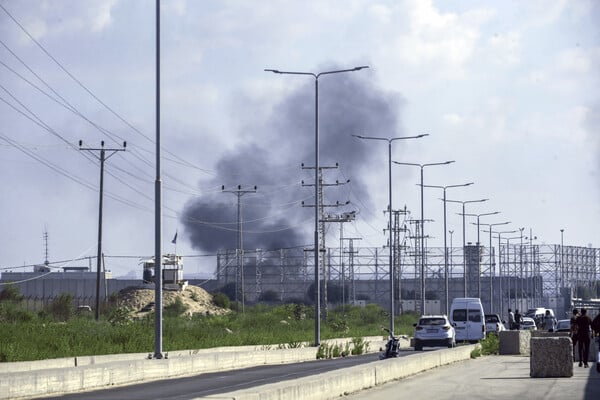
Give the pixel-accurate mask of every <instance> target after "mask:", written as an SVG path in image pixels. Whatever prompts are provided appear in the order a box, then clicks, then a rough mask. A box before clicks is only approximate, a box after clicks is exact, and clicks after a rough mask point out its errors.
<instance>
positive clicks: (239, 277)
mask: <svg viewBox="0 0 600 400" xmlns="http://www.w3.org/2000/svg"><path fill="white" fill-rule="evenodd" d="M256 190H257V187H256V186H254V187H253V188H252V189H242V186H241V185H238V186H237V188H236V189H225V185H222V186H221V191H222V192H223V193H233V194H235V195H236V196H237V252H236V253H237V273H236V280H235V301H236V302H237V301H238V297H237V296H238V291H239V290H238V281H239V282H240V290H241V297H242V314H243V313H244V312H245V310H244V305H245V303H246V302H245V299H244V297H245V290H244V242H243V238H242V201H241V199H242V196H243V195H245V194H248V193H256Z"/></svg>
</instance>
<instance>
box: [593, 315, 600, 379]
mask: <svg viewBox="0 0 600 400" xmlns="http://www.w3.org/2000/svg"><path fill="white" fill-rule="evenodd" d="M598 311H600V310H598ZM592 332H593V337H594V340H595V341H596V351H597V352H598V353H597V354H596V372H599V373H600V312H599V313H598V315H596V317H595V318H594V320H593V321H592Z"/></svg>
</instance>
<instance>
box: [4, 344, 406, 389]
mask: <svg viewBox="0 0 600 400" xmlns="http://www.w3.org/2000/svg"><path fill="white" fill-rule="evenodd" d="M363 340H364V341H365V343H366V345H367V346H366V347H367V349H366V352H378V351H379V349H380V347H381V346H383V345H385V340H384V338H383V337H382V336H369V337H364V338H363ZM351 342H352V338H339V339H329V340H324V341H323V343H324V344H327V345H335V344H338V345H339V346H341V347H345V345H346V343H351ZM407 343H408V339H406V340H405V342H404V344H405V345H406V344H407ZM305 345H308V343H305ZM283 347H287V345H283V344H282V345H263V346H232V347H219V348H213V349H198V350H182V351H174V352H167V353H165V358H164V359H161V360H156V359H151V356H152V355H151V354H150V355H149V354H148V353H134V354H115V355H101V356H86V357H71V358H61V359H55V360H42V361H26V362H17V363H0V366H1V367H2V370H1V371H0V399H17V398H27V397H35V396H41V395H51V394H65V393H71V392H81V391H86V390H87V391H89V390H95V389H103V388H106V387H110V386H119V385H127V384H132V383H139V382H144V381H151V380H158V379H165V378H170V377H180V376H189V375H195V374H201V373H208V372H217V371H224V370H234V369H240V368H248V367H254V366H258V365H274V364H287V363H295V362H302V361H309V360H315V359H316V356H317V348H316V347H298V348H283Z"/></svg>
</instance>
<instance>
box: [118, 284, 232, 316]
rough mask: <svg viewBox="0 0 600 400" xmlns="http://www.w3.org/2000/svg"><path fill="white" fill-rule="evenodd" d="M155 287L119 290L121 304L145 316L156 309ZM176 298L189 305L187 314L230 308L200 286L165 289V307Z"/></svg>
mask: <svg viewBox="0 0 600 400" xmlns="http://www.w3.org/2000/svg"><path fill="white" fill-rule="evenodd" d="M154 297H155V293H154V289H142V288H136V287H129V288H125V289H123V290H121V291H120V292H119V305H121V306H125V307H128V308H129V309H131V310H132V313H133V315H134V316H136V317H143V316H144V315H146V314H148V313H149V312H151V311H152V310H154ZM176 298H180V299H181V301H182V302H183V304H185V305H186V306H187V307H188V311H187V312H186V314H187V315H189V316H191V315H192V314H198V313H200V314H207V313H208V314H211V315H221V314H226V313H228V312H229V310H226V309H224V308H220V307H217V306H216V305H214V303H213V302H212V295H210V294H209V293H208V292H207V291H206V290H204V289H202V288H199V287H198V286H191V285H190V286H187V287H186V288H185V290H183V291H175V290H163V307H166V306H168V305H170V304H172V303H173V302H175V299H176Z"/></svg>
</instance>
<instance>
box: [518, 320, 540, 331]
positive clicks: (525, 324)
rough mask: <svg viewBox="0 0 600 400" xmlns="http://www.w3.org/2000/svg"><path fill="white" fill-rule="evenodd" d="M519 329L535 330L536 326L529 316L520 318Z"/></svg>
mask: <svg viewBox="0 0 600 400" xmlns="http://www.w3.org/2000/svg"><path fill="white" fill-rule="evenodd" d="M521 330H523V331H527V330H529V331H537V326H536V325H535V320H534V319H533V318H529V317H522V318H521Z"/></svg>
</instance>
